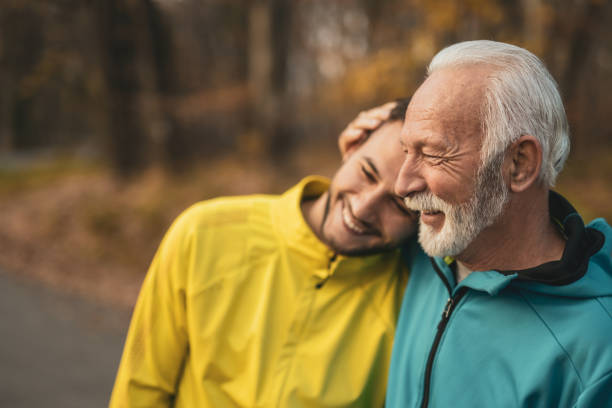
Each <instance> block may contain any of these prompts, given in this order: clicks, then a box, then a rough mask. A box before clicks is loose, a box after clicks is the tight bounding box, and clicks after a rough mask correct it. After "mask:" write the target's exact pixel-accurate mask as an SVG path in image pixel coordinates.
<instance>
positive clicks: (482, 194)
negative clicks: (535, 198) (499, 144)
mask: <svg viewBox="0 0 612 408" xmlns="http://www.w3.org/2000/svg"><path fill="white" fill-rule="evenodd" d="M503 159H504V156H503V154H499V155H497V156H495V157H493V159H492V160H489V161H488V162H487V163H485V164H484V165H482V166H481V167H480V169H479V170H478V174H477V175H476V185H475V189H474V194H473V196H472V197H471V198H470V199H469V200H468V201H467V202H465V203H462V204H450V203H447V202H446V201H444V200H442V199H440V198H438V197H437V196H435V195H433V194H432V193H429V192H424V193H419V194H418V195H414V196H412V197H405V198H404V201H405V202H406V206H407V207H408V208H410V209H411V210H415V211H441V212H443V213H444V224H443V225H442V228H441V229H440V231H436V230H435V229H434V228H433V227H431V226H430V225H427V224H425V223H423V222H422V221H419V243H420V244H421V246H422V247H423V250H424V251H425V252H426V253H427V254H428V255H429V256H438V257H441V256H447V255H448V256H457V255H459V254H461V253H462V252H463V251H465V249H466V248H467V247H468V246H469V245H470V244H471V243H472V241H474V239H476V237H477V236H478V235H479V234H480V232H481V231H482V230H483V229H485V228H486V227H488V226H490V225H492V224H493V223H494V222H495V221H496V220H497V219H498V218H499V216H500V215H501V214H502V212H503V210H504V208H505V207H506V204H507V202H508V200H509V193H508V189H507V188H506V186H505V183H504V180H503V177H502V174H501V165H502V163H503Z"/></svg>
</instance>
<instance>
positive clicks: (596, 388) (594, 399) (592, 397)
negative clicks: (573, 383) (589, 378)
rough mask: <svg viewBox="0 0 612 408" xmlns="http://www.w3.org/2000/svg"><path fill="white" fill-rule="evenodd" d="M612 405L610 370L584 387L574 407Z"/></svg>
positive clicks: (585, 407)
mask: <svg viewBox="0 0 612 408" xmlns="http://www.w3.org/2000/svg"><path fill="white" fill-rule="evenodd" d="M587 407H589V408H590V407H612V372H609V373H607V374H606V375H604V376H603V377H602V378H600V379H599V380H598V381H596V382H595V383H593V384H591V385H589V386H588V387H586V388H585V389H584V391H583V392H582V394H580V397H578V400H577V401H576V404H574V408H587Z"/></svg>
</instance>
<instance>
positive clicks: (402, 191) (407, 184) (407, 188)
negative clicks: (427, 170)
mask: <svg viewBox="0 0 612 408" xmlns="http://www.w3.org/2000/svg"><path fill="white" fill-rule="evenodd" d="M426 188H427V184H426V183H425V179H424V178H423V177H422V176H421V174H420V173H419V171H418V169H417V168H416V166H415V163H414V162H413V161H412V160H410V158H409V157H407V158H406V160H404V163H403V164H402V167H401V168H400V171H399V173H398V175H397V180H396V181H395V194H397V195H398V196H400V197H406V196H408V195H410V194H412V193H417V192H420V191H423V190H425V189H426Z"/></svg>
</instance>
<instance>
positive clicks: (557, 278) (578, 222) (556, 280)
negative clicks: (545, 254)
mask: <svg viewBox="0 0 612 408" xmlns="http://www.w3.org/2000/svg"><path fill="white" fill-rule="evenodd" d="M548 201H549V209H550V216H551V218H552V219H553V220H556V221H558V222H560V223H561V224H562V231H563V233H564V234H565V236H566V237H567V241H566V245H565V249H564V250H563V256H562V257H561V259H560V260H558V261H552V262H547V263H544V264H542V265H539V266H536V267H535V268H529V269H522V270H509V271H499V272H500V273H502V274H504V275H513V274H515V273H516V274H518V278H517V279H518V280H522V281H531V282H539V283H544V284H547V285H552V286H562V285H568V284H570V283H572V282H575V281H577V280H578V279H580V278H582V277H583V276H584V274H585V273H586V271H587V268H588V265H589V259H590V258H591V256H593V255H594V254H595V253H597V251H599V250H600V249H601V247H602V246H603V243H604V240H605V238H604V235H603V234H602V233H601V232H600V231H597V230H596V229H594V228H588V227H587V228H585V226H584V222H583V221H582V218H581V217H580V215H579V214H578V212H577V211H576V210H575V209H574V207H573V206H572V205H571V204H570V203H569V201H567V200H566V199H565V198H564V197H563V196H561V195H560V194H558V193H556V192H554V191H550V194H549V199H548Z"/></svg>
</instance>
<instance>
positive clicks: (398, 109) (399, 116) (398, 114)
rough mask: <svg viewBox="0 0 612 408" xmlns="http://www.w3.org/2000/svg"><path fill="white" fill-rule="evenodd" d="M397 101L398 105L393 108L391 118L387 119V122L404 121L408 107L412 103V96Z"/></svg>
mask: <svg viewBox="0 0 612 408" xmlns="http://www.w3.org/2000/svg"><path fill="white" fill-rule="evenodd" d="M395 102H396V103H397V105H396V106H395V108H393V110H392V111H391V114H389V119H387V120H386V121H385V122H395V121H402V122H403V121H404V118H405V117H406V109H407V108H408V104H409V103H410V98H409V97H408V98H400V99H396V100H395Z"/></svg>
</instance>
